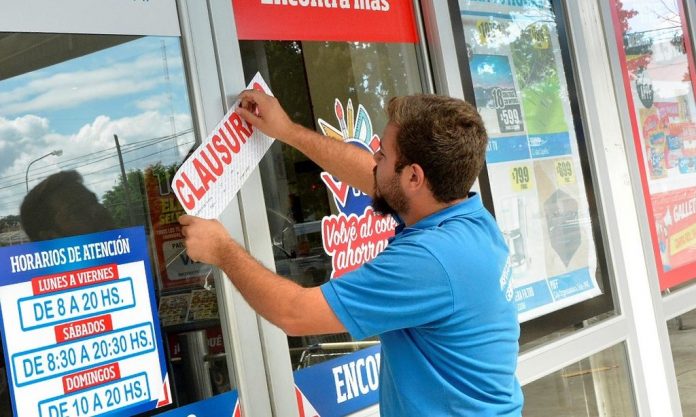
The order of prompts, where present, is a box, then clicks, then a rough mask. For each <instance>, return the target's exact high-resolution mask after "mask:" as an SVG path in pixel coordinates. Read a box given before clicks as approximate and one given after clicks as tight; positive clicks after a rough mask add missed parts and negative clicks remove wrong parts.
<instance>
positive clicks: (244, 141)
mask: <svg viewBox="0 0 696 417" xmlns="http://www.w3.org/2000/svg"><path fill="white" fill-rule="evenodd" d="M247 88H248V89H250V88H254V89H257V90H260V91H263V92H265V93H266V94H271V90H270V89H269V88H268V85H266V83H265V82H264V80H263V78H261V75H260V74H259V73H256V75H255V76H254V78H253V79H252V80H251V83H249V85H248V86H247ZM238 106H239V100H237V101H236V102H235V103H234V104H233V105H232V106H230V111H229V112H228V113H227V114H226V115H225V117H223V119H222V121H220V123H218V125H217V126H216V127H215V129H213V132H212V133H211V134H210V135H209V136H208V137H207V138H206V139H205V140H204V141H203V143H201V146H199V147H198V149H196V151H195V152H194V153H193V154H192V155H191V157H190V158H188V159H187V160H186V162H184V163H183V164H182V165H181V167H180V168H179V170H178V171H177V172H176V174H175V175H174V179H173V180H172V188H173V189H174V194H176V197H177V198H178V199H179V202H180V203H181V205H182V206H183V207H184V210H186V213H188V214H192V215H195V216H199V217H204V218H206V219H215V218H217V217H218V216H219V215H220V213H222V211H223V210H224V209H225V208H226V207H227V205H228V204H229V203H230V201H232V199H233V198H234V196H235V194H237V191H239V189H240V188H242V184H244V181H246V179H247V178H249V175H251V173H252V171H253V170H254V169H255V168H256V166H257V165H258V163H259V161H261V158H263V155H264V154H265V153H266V151H267V150H268V148H270V147H271V144H272V143H273V139H272V138H270V137H268V136H266V135H264V134H263V133H261V132H260V131H256V130H254V128H253V126H251V125H250V124H248V123H246V122H245V121H244V120H243V119H242V118H241V117H240V116H239V115H238V114H237V113H236V112H235V109H236V108H237V107H238Z"/></svg>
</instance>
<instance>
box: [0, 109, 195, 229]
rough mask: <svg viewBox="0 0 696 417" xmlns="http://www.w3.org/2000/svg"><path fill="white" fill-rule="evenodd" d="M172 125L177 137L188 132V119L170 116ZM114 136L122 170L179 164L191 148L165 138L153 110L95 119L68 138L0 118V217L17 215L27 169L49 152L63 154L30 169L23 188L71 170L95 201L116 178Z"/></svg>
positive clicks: (33, 120)
mask: <svg viewBox="0 0 696 417" xmlns="http://www.w3.org/2000/svg"><path fill="white" fill-rule="evenodd" d="M173 122H174V126H175V128H176V130H177V131H179V132H182V131H186V130H190V129H191V117H190V115H188V114H177V115H174V116H173ZM114 134H117V135H118V136H119V141H120V144H121V147H122V151H123V159H124V165H125V168H126V170H131V169H142V168H144V167H146V166H148V165H151V164H154V163H156V162H162V163H165V164H171V163H174V162H179V161H181V159H182V156H183V155H185V154H186V152H187V151H188V149H189V148H190V147H191V144H186V143H187V142H192V141H193V139H194V136H193V133H187V134H184V135H181V136H179V137H178V138H169V137H168V136H171V135H172V119H171V118H170V116H169V115H165V114H161V113H159V112H156V111H147V112H144V113H141V114H138V115H136V116H132V117H124V118H121V119H114V120H112V119H111V118H109V117H107V116H98V117H96V118H95V119H94V120H93V121H92V122H91V123H89V124H86V125H84V126H83V127H82V128H80V129H79V131H78V132H77V133H75V134H70V135H62V134H56V133H52V132H51V128H50V122H49V121H48V120H47V119H45V118H41V117H37V116H34V115H26V116H23V117H19V118H16V119H13V120H9V119H4V118H1V117H0V217H3V216H6V215H8V214H18V212H19V205H20V204H21V200H22V199H23V198H24V195H25V193H26V188H25V187H26V185H25V178H24V177H25V172H26V169H27V166H28V165H29V163H30V162H31V161H33V160H35V159H36V158H38V157H40V156H42V155H45V154H47V153H49V152H51V151H52V150H55V149H61V150H62V151H63V154H62V155H61V156H59V157H55V156H49V157H46V158H44V159H42V160H40V161H38V162H36V163H34V164H32V165H31V170H30V181H29V187H30V188H31V187H32V186H35V185H36V184H37V183H38V182H39V181H40V180H41V179H42V178H44V177H46V176H48V175H50V174H53V173H56V172H58V171H60V170H68V169H76V170H77V171H79V172H80V173H81V174H82V175H83V176H84V180H85V184H86V185H87V186H88V187H89V188H90V189H91V190H92V191H94V192H95V193H96V194H97V195H98V196H99V197H101V196H102V195H103V193H104V192H106V191H108V190H109V189H111V188H112V187H113V186H114V185H115V184H117V183H118V180H119V177H120V167H119V163H118V158H117V153H116V149H115V142H114V137H113V135H114ZM158 138H160V139H158ZM177 145H179V147H178V148H177Z"/></svg>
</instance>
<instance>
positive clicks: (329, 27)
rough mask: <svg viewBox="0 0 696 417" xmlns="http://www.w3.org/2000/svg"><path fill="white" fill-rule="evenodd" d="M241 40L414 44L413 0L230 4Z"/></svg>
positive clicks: (274, 0) (237, 0)
mask: <svg viewBox="0 0 696 417" xmlns="http://www.w3.org/2000/svg"><path fill="white" fill-rule="evenodd" d="M232 6H233V8H234V18H235V22H236V24H237V35H238V36H239V39H245V40H302V41H353V42H355V41H362V42H394V43H398V42H402V43H416V42H418V35H417V33H416V25H415V19H414V13H413V2H412V1H411V0H232Z"/></svg>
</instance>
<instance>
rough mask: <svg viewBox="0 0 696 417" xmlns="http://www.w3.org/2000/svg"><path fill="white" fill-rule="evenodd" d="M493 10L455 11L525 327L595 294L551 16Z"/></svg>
mask: <svg viewBox="0 0 696 417" xmlns="http://www.w3.org/2000/svg"><path fill="white" fill-rule="evenodd" d="M491 3H492V2H490V1H483V0H480V1H464V0H462V1H460V9H461V15H462V21H463V24H464V35H465V38H466V39H467V46H468V48H467V49H468V51H469V54H470V55H469V68H470V71H471V77H472V81H473V84H474V93H475V99H476V106H477V109H478V111H479V113H480V114H481V116H482V117H483V120H484V123H485V125H486V129H487V130H488V134H489V138H490V139H489V144H488V149H487V151H486V162H487V169H488V178H489V181H490V187H491V192H492V195H493V205H494V210H495V215H496V220H497V222H498V225H499V226H500V228H501V230H502V232H503V235H504V236H505V240H506V242H507V244H508V247H509V248H510V261H511V265H512V268H513V279H514V287H515V294H514V300H515V303H516V304H517V309H518V312H519V318H520V321H526V320H529V319H532V318H535V317H538V316H541V315H543V314H547V313H549V312H551V311H555V310H558V309H561V308H563V307H566V306H569V305H572V304H575V303H578V302H580V301H583V300H586V299H588V298H591V297H595V296H597V295H599V294H601V291H600V289H599V287H598V285H597V279H596V272H597V255H596V249H595V245H594V239H593V235H592V224H591V219H590V211H589V204H588V202H587V196H586V191H585V185H584V182H583V175H582V168H581V165H580V155H579V150H578V144H577V139H576V138H575V133H574V126H573V118H572V114H571V111H570V103H569V102H568V99H567V97H568V92H567V86H566V83H565V78H564V77H563V75H564V71H563V63H562V59H561V55H560V46H559V45H558V34H557V31H556V27H555V23H554V22H555V20H554V16H553V12H552V10H551V6H550V4H549V3H548V1H541V0H540V1H529V2H517V3H515V5H510V4H512V3H514V2H512V3H507V4H500V3H496V5H495V6H493V5H492V4H491ZM493 3H495V2H493ZM540 22H541V23H540Z"/></svg>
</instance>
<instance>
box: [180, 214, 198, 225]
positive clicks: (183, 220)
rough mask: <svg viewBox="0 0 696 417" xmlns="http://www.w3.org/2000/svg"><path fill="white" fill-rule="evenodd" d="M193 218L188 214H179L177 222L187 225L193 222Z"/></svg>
mask: <svg viewBox="0 0 696 417" xmlns="http://www.w3.org/2000/svg"><path fill="white" fill-rule="evenodd" d="M194 220H195V217H193V216H190V215H188V214H182V215H181V216H179V224H180V225H182V226H188V225H190V224H191V223H193V221H194Z"/></svg>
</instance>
